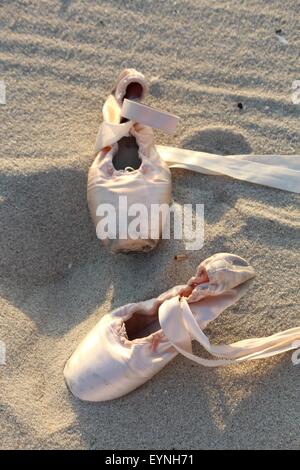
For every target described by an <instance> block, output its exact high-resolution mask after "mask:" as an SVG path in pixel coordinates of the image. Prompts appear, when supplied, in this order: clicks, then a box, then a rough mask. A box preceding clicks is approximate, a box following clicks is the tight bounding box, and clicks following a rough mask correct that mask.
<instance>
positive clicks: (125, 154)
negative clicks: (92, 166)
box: [112, 136, 142, 171]
mask: <svg viewBox="0 0 300 470" xmlns="http://www.w3.org/2000/svg"><path fill="white" fill-rule="evenodd" d="M112 164H113V166H114V168H115V169H116V170H126V169H127V170H128V171H130V170H131V171H132V170H137V169H138V168H139V167H140V166H141V164H142V160H141V159H140V157H139V147H138V144H137V142H136V139H135V137H133V136H129V137H122V139H120V140H119V142H118V151H117V152H116V154H115V155H114V156H113V159H112Z"/></svg>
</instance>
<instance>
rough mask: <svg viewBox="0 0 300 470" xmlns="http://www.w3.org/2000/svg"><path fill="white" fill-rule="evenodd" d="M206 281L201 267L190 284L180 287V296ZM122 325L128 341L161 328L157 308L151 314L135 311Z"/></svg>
mask: <svg viewBox="0 0 300 470" xmlns="http://www.w3.org/2000/svg"><path fill="white" fill-rule="evenodd" d="M207 282H209V278H208V275H207V273H206V271H205V269H203V270H202V272H201V274H200V275H199V276H198V277H195V278H193V281H192V283H191V284H190V285H188V286H186V287H184V288H183V289H182V291H181V294H180V295H181V297H189V296H190V295H191V293H192V291H193V289H194V288H195V287H196V286H198V285H199V284H204V283H207ZM124 325H125V330H126V334H127V338H128V339H129V340H130V341H132V340H134V339H137V338H144V337H146V336H149V335H151V334H152V333H156V332H157V331H159V330H160V329H161V326H160V323H159V320H158V308H157V310H156V311H155V312H154V313H153V314H152V315H147V314H144V313H140V312H135V313H134V314H133V315H132V316H131V317H130V318H129V320H127V321H126V322H125V323H124Z"/></svg>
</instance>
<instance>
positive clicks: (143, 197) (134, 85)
mask: <svg viewBox="0 0 300 470" xmlns="http://www.w3.org/2000/svg"><path fill="white" fill-rule="evenodd" d="M146 91H147V85H146V82H145V79H144V76H143V75H142V74H140V73H138V72H136V71H135V70H131V69H129V70H126V71H124V72H123V73H122V74H121V75H120V77H119V80H118V83H117V86H116V88H115V90H114V92H113V93H112V94H111V95H110V96H109V98H108V99H107V101H106V102H105V105H104V108H103V117H104V124H103V125H102V127H101V128H100V131H99V134H98V137H97V141H96V151H97V156H96V158H95V160H94V162H93V164H92V166H91V168H90V171H89V177H88V204H89V209H90V212H91V215H92V218H93V220H94V223H95V225H97V224H98V222H99V216H98V215H97V208H98V206H99V204H103V203H110V204H112V205H113V206H115V207H116V210H118V199H119V197H120V195H126V196H127V198H128V199H129V202H128V204H131V203H135V202H137V201H138V202H140V203H141V202H142V203H144V204H145V205H146V207H150V205H151V204H155V203H156V204H161V203H167V204H168V203H169V202H170V199H171V175H170V170H169V168H168V166H167V165H166V164H165V163H164V161H163V160H162V159H161V158H160V156H159V154H158V152H157V151H156V149H155V146H154V140H153V132H152V129H151V127H149V126H145V125H141V124H139V123H134V122H132V121H130V120H128V119H126V118H124V117H122V108H123V101H124V99H127V100H129V101H132V100H141V99H142V98H143V97H144V95H145V93H146ZM158 117H159V116H158ZM150 121H151V116H150ZM161 122H163V121H161ZM154 124H155V123H154ZM168 125H170V127H172V119H171V118H170V120H169V121H168V122H167V125H165V122H164V123H163V126H165V127H168ZM153 127H155V125H154V126H153ZM152 229H153V227H152ZM158 229H159V230H158V233H161V229H162V227H159V228H158ZM150 230H151V227H150ZM149 233H150V232H149ZM158 241H159V237H158V238H156V239H154V238H151V236H149V237H148V238H147V237H146V238H143V239H139V240H131V239H129V238H128V239H118V237H117V238H115V239H110V238H109V237H107V239H106V240H105V244H106V245H108V246H109V247H110V249H111V251H113V252H115V253H117V252H129V251H148V250H151V249H152V248H154V247H155V246H156V245H157V243H158ZM254 276H255V272H254V269H253V268H252V267H251V266H250V265H249V264H248V263H247V261H245V260H244V259H242V258H240V257H239V256H236V255H233V254H230V253H218V254H216V255H213V256H211V257H210V258H208V259H206V260H205V261H203V262H202V263H201V264H200V265H199V267H198V269H197V272H196V275H195V276H194V277H192V278H191V279H190V280H189V281H188V282H187V284H184V285H179V286H175V287H173V288H172V289H170V290H168V291H166V292H164V293H163V294H161V295H160V296H159V297H157V298H154V299H150V300H147V301H142V302H138V303H131V304H127V305H125V306H123V307H120V308H118V309H116V310H114V311H113V312H111V313H108V314H107V315H105V316H104V317H103V318H102V319H101V320H100V321H99V322H98V323H97V325H96V326H95V327H94V328H93V329H92V331H90V333H88V335H87V336H86V338H85V339H84V340H83V341H82V342H81V344H80V345H79V346H78V348H77V349H76V350H75V352H74V353H73V355H72V356H71V358H70V359H69V360H68V361H67V364H66V366H65V369H64V377H65V380H66V383H67V385H68V387H69V389H70V390H71V392H72V393H73V394H74V395H75V396H76V397H78V398H80V399H82V400H87V401H106V400H112V399H115V398H119V397H121V396H123V395H126V394H127V393H129V392H131V391H133V390H134V389H136V388H137V387H139V386H141V385H142V384H144V383H145V382H147V381H148V380H149V379H151V378H152V377H153V376H154V375H155V374H157V373H158V372H159V371H160V370H161V369H163V367H165V366H166V365H167V364H168V363H169V362H170V361H171V360H172V359H173V358H174V357H175V356H176V355H177V354H178V353H181V354H182V355H184V356H186V357H187V358H188V359H190V360H192V361H194V362H196V363H198V364H200V365H203V366H207V367H216V366H224V365H227V364H232V363H237V362H240V361H244V360H254V359H260V358H265V357H268V356H273V355H275V354H279V353H283V352H285V351H288V350H293V349H297V348H299V347H300V327H297V328H291V329H289V330H286V331H283V332H280V333H277V334H275V335H272V336H269V337H265V338H252V339H247V340H244V341H239V342H237V343H233V344H229V345H218V346H216V345H212V344H211V343H210V341H209V339H208V337H207V336H206V335H205V334H204V332H203V330H204V329H205V327H206V326H207V325H208V323H210V322H211V321H212V320H214V319H215V318H217V317H218V316H219V315H220V314H221V313H222V312H223V311H224V310H225V309H226V308H228V307H230V306H231V305H233V304H234V303H236V302H237V301H238V300H239V299H240V298H241V297H242V296H243V295H244V293H245V292H246V291H247V290H248V287H249V283H250V282H251V279H253V278H254ZM193 340H196V341H198V342H199V343H200V344H201V346H202V347H203V348H204V349H205V350H206V351H207V352H208V353H210V354H211V355H212V356H213V358H212V359H206V358H201V357H199V356H195V355H194V354H193V352H192V341H193ZM299 352H300V350H297V351H295V352H294V353H293V355H292V360H293V363H294V364H299V363H300V359H299V357H298V356H299Z"/></svg>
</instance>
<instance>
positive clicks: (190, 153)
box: [95, 100, 300, 194]
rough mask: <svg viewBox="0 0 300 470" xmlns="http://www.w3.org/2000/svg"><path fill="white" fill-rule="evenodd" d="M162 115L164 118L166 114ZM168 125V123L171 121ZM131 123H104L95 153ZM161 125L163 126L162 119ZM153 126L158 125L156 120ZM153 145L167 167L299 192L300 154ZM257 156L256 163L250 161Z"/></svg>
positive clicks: (118, 138)
mask: <svg viewBox="0 0 300 470" xmlns="http://www.w3.org/2000/svg"><path fill="white" fill-rule="evenodd" d="M127 101H128V100H127ZM135 104H136V103H135ZM139 106H141V105H139ZM150 109H152V108H150ZM154 111H155V112H157V110H154ZM161 113H162V112H161ZM162 114H163V113H162ZM165 115H166V117H165V121H167V120H168V118H167V116H168V113H165ZM169 116H172V115H169ZM152 117H153V116H152ZM148 118H149V116H148ZM162 121H163V119H162V118H161V122H162ZM169 124H170V125H172V124H171V121H170V123H169ZM133 125H134V121H127V122H125V123H122V124H110V123H108V122H104V123H103V124H102V125H101V126H100V129H99V132H98V135H97V138H96V143H95V152H96V153H98V152H99V151H100V150H102V149H103V148H104V147H107V146H111V145H113V144H115V143H117V142H118V141H119V140H120V139H121V138H122V137H125V136H128V135H129V133H130V129H131V127H132V126H133ZM164 126H167V123H166V122H164ZM156 127H159V123H157V125H156ZM162 128H163V126H162ZM156 148H157V150H158V152H159V154H160V156H161V158H162V159H163V160H164V161H165V162H166V163H167V164H168V166H169V167H170V168H183V169H185V170H191V171H196V172H198V173H203V174H206V175H226V176H230V177H232V178H235V179H238V180H242V181H247V182H249V183H255V184H260V185H264V186H269V187H271V188H277V189H282V190H285V191H289V192H292V193H298V194H299V193H300V155H230V156H221V155H215V154H210V153H205V152H196V151H194V150H188V149H179V148H175V147H167V146H163V145H158V146H156ZM257 159H259V162H257V161H253V160H257ZM274 162H276V163H274Z"/></svg>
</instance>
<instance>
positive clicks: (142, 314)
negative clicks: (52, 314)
mask: <svg viewBox="0 0 300 470" xmlns="http://www.w3.org/2000/svg"><path fill="white" fill-rule="evenodd" d="M254 276H255V272H254V270H253V268H252V267H251V266H250V265H249V264H248V263H247V262H246V261H245V260H244V259H243V258H240V257H239V256H236V255H232V254H229V253H218V254H216V255H213V256H211V257H210V258H208V259H207V260H205V261H204V262H202V263H201V264H200V265H199V267H198V269H197V273H196V276H195V277H192V278H191V279H190V280H189V281H188V282H187V284H186V285H179V286H175V287H174V288H172V289H170V290H168V291H167V292H165V293H164V294H162V295H160V296H159V297H157V298H154V299H151V300H148V301H144V302H138V303H131V304H127V305H125V306H123V307H120V308H118V309H116V310H114V311H113V312H111V313H109V314H107V315H104V317H103V318H102V319H101V320H100V321H99V323H98V324H97V325H96V326H95V327H94V328H93V329H92V330H91V331H90V333H89V334H88V335H87V336H86V338H85V339H84V340H83V341H82V342H81V344H80V345H79V346H78V348H77V349H76V351H75V352H74V353H73V355H72V356H71V357H70V359H69V360H68V361H67V363H66V366H65V369H64V377H65V381H66V383H67V386H68V387H69V389H70V391H71V392H72V393H73V395H75V396H76V397H78V398H80V399H81V400H87V401H106V400H112V399H115V398H119V397H122V396H123V395H126V394H127V393H129V392H131V391H133V390H134V389H136V388H137V387H139V386H141V385H142V384H144V383H145V382H147V381H148V380H150V379H151V378H152V377H153V376H154V375H155V374H157V373H158V372H159V371H161V370H162V369H163V368H164V367H165V366H166V365H167V364H168V363H169V362H170V361H171V360H172V359H174V357H175V356H176V355H177V354H178V353H181V354H183V355H184V356H186V357H187V358H189V359H191V360H192V361H194V362H196V363H198V364H201V365H203V366H206V367H216V366H225V365H227V364H232V363H237V362H240V361H244V360H253V359H260V358H264V357H268V356H273V355H275V354H279V353H282V352H285V351H288V350H291V349H296V348H299V347H300V327H298V328H291V329H289V330H286V331H283V332H281V333H277V334H275V335H272V336H269V337H266V338H252V339H247V340H243V341H238V342H237V343H233V344H229V345H217V346H216V345H212V344H211V343H210V341H209V339H208V337H207V336H206V335H205V334H204V332H203V329H204V328H205V327H206V326H207V325H208V323H209V322H211V321H212V320H214V319H216V318H217V317H218V316H219V315H220V313H222V312H223V311H224V310H225V309H226V308H228V307H229V306H231V305H233V304H234V303H236V302H237V301H238V300H239V299H240V298H241V297H242V296H243V295H244V293H245V292H246V291H247V290H248V287H249V282H251V279H252V278H253V277H254ZM192 340H197V341H198V342H199V343H200V344H201V345H202V346H203V347H204V348H205V349H206V350H207V351H208V352H209V353H210V354H211V355H213V356H215V358H214V359H204V358H201V357H199V356H195V355H194V354H193V352H192ZM299 352H300V350H298V351H296V352H294V353H293V356H292V360H293V362H294V364H299V362H300V361H299V358H298V356H299Z"/></svg>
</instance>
